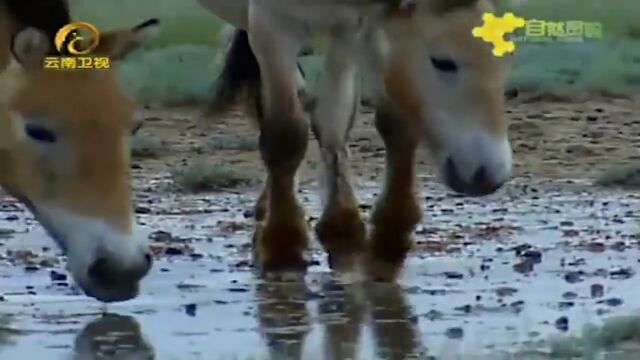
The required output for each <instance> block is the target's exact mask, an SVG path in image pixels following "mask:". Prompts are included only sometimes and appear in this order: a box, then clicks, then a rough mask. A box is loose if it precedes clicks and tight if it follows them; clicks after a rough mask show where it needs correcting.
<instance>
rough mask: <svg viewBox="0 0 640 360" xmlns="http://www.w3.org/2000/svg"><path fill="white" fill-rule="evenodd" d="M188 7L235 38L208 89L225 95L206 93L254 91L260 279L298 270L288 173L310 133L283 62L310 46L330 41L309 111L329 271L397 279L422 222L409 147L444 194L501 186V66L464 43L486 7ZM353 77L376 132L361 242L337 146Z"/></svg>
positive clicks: (282, 1)
mask: <svg viewBox="0 0 640 360" xmlns="http://www.w3.org/2000/svg"><path fill="white" fill-rule="evenodd" d="M199 2H200V4H202V5H203V6H204V7H205V8H206V9H208V10H209V11H210V12H212V13H213V14H214V15H217V16H219V17H220V18H222V19H225V20H227V21H229V22H231V23H232V24H233V25H234V26H236V27H238V29H237V30H236V36H235V37H234V40H233V43H232V45H231V46H230V47H229V50H228V53H227V59H226V64H225V67H224V69H223V72H222V74H221V75H220V77H219V79H218V80H219V87H221V88H222V89H227V90H228V91H226V92H225V91H219V92H218V94H217V95H219V94H224V96H223V97H222V98H223V99H222V100H223V101H231V100H233V96H230V95H229V93H230V92H238V91H239V90H240V89H241V88H242V87H243V86H244V87H246V88H251V87H254V88H256V89H253V90H251V89H250V90H251V91H252V92H250V93H253V94H256V98H257V99H256V101H255V104H257V107H258V109H257V110H259V111H257V112H256V113H257V115H258V119H257V120H258V123H259V126H260V153H261V156H262V159H263V162H264V163H265V165H266V168H267V179H266V184H265V187H264V190H263V192H262V194H261V196H260V197H259V199H258V201H257V204H256V211H255V217H256V230H255V234H254V255H255V261H256V262H257V264H256V265H257V267H258V268H260V269H262V270H263V271H266V272H270V271H283V270H300V269H304V268H305V266H306V263H305V260H304V257H303V252H304V250H305V249H306V248H307V243H308V239H307V233H306V221H305V218H304V211H303V209H302V207H301V206H300V205H299V203H298V201H297V199H296V195H295V193H296V191H295V188H296V182H295V175H296V172H297V169H298V167H299V165H300V163H301V161H302V159H303V158H304V155H305V152H306V148H307V139H308V130H309V124H307V121H306V119H305V111H304V109H303V106H302V105H301V101H300V98H299V94H298V93H299V91H298V82H297V79H298V77H299V76H298V72H297V68H296V62H297V55H298V54H299V51H300V49H301V48H302V47H303V46H305V45H306V44H307V43H308V42H309V39H310V38H311V37H313V36H315V35H319V34H323V35H326V36H328V38H329V45H328V48H327V52H326V58H325V66H324V69H323V70H324V71H323V76H322V80H321V83H320V85H319V88H318V89H317V98H316V100H315V103H314V106H313V109H312V110H311V111H310V112H311V114H310V115H311V130H312V131H313V133H314V134H315V137H316V139H317V140H318V142H319V144H320V150H321V158H322V163H323V176H322V182H323V185H324V186H323V188H324V190H325V194H324V196H323V200H324V209H323V213H322V216H321V217H320V219H319V221H318V223H317V225H316V229H315V230H316V234H317V236H318V238H319V240H320V242H321V243H322V245H323V247H324V248H325V250H326V251H327V252H328V254H329V264H330V266H331V267H332V268H333V269H336V270H347V271H349V270H355V269H358V268H362V266H364V270H365V274H366V275H368V276H369V277H370V278H372V279H376V280H392V279H395V278H396V277H397V276H398V274H399V272H400V269H401V266H402V264H403V262H404V259H405V257H406V255H407V253H408V251H409V250H410V248H411V234H412V232H413V229H414V228H415V225H416V224H417V223H418V222H419V221H420V218H421V210H420V206H419V204H418V202H417V200H416V196H415V194H414V187H415V160H416V150H417V147H418V145H419V144H420V143H421V142H423V141H424V142H425V143H426V144H427V146H428V148H429V149H430V150H431V153H432V155H433V156H434V157H435V158H436V160H437V162H438V165H439V170H440V173H441V176H442V178H443V179H444V182H445V183H446V184H447V185H448V186H449V187H450V188H451V189H453V190H454V191H456V192H459V193H463V194H466V195H470V196H482V195H487V194H490V193H493V192H494V191H496V190H497V189H498V188H500V187H501V186H502V184H504V183H505V182H506V181H507V180H508V178H509V176H510V172H511V148H510V145H509V141H508V138H507V122H506V119H505V116H504V111H503V107H504V99H503V81H504V78H505V75H506V71H507V64H506V63H505V60H503V59H498V58H496V57H494V56H493V55H492V54H491V46H490V45H489V44H486V43H484V42H482V41H481V40H479V39H476V38H474V37H473V36H472V34H471V32H472V29H473V27H475V26H479V25H481V22H482V14H483V13H485V12H487V11H491V10H492V9H493V5H492V3H491V2H489V1H488V0H331V1H321V0H291V1H286V0H240V1H233V2H230V1H225V0H199ZM243 34H244V35H243ZM234 64H235V65H234ZM363 65H364V66H363ZM365 67H366V68H368V70H369V71H371V73H372V75H373V76H374V78H375V80H376V81H375V84H376V85H375V86H376V90H377V92H378V93H377V94H376V96H377V99H376V119H375V120H376V121H375V122H376V129H377V130H378V133H379V134H380V135H381V137H382V139H383V141H384V144H385V147H386V150H387V152H386V178H385V185H384V189H383V191H382V193H381V195H380V196H379V198H378V201H377V204H376V206H375V208H374V211H373V213H372V215H371V219H370V222H371V225H372V228H371V231H370V233H369V235H368V237H369V239H368V240H369V241H368V242H367V241H366V240H367V239H366V238H367V234H366V228H365V225H364V223H363V222H362V220H361V219H360V216H359V211H358V202H357V200H356V197H355V195H354V192H353V189H352V186H351V181H350V175H349V169H348V166H347V159H348V155H349V154H348V148H347V146H346V143H347V140H348V136H349V131H350V129H351V127H352V126H353V123H354V120H355V117H356V114H357V112H358V111H357V109H358V103H359V88H358V84H357V82H356V74H357V72H358V71H359V69H361V68H365ZM218 100H219V99H218Z"/></svg>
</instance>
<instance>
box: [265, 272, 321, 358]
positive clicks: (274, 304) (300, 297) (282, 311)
mask: <svg viewBox="0 0 640 360" xmlns="http://www.w3.org/2000/svg"><path fill="white" fill-rule="evenodd" d="M307 291H308V289H307V286H306V285H305V283H304V282H290V283H260V284H258V285H257V287H256V297H257V299H258V320H259V322H260V332H261V333H262V336H264V338H265V342H266V343H267V347H268V348H269V353H270V357H269V358H270V359H274V360H279V359H302V351H303V348H304V340H305V338H306V336H307V334H308V333H309V331H310V326H311V325H310V323H309V312H308V310H307V304H306V297H307Z"/></svg>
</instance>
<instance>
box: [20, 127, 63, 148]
mask: <svg viewBox="0 0 640 360" xmlns="http://www.w3.org/2000/svg"><path fill="white" fill-rule="evenodd" d="M25 132H26V133H27V136H28V137H30V138H31V139H33V140H35V141H38V142H42V143H47V144H53V143H55V142H56V141H57V139H58V137H57V136H56V134H54V133H53V132H52V131H51V130H49V129H45V128H43V127H41V126H37V125H31V124H27V125H26V126H25Z"/></svg>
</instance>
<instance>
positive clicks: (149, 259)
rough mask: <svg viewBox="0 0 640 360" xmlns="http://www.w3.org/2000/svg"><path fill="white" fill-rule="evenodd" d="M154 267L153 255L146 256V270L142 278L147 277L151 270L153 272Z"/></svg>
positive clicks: (147, 254)
mask: <svg viewBox="0 0 640 360" xmlns="http://www.w3.org/2000/svg"><path fill="white" fill-rule="evenodd" d="M152 266H153V255H151V253H146V254H144V268H143V270H142V274H141V276H145V275H146V274H147V273H148V272H149V270H151V267H152Z"/></svg>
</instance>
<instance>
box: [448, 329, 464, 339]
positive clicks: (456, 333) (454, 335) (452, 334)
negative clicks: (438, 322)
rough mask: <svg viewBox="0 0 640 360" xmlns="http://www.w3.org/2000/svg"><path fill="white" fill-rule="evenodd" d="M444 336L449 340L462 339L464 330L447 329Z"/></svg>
mask: <svg viewBox="0 0 640 360" xmlns="http://www.w3.org/2000/svg"><path fill="white" fill-rule="evenodd" d="M445 335H446V336H447V337H448V338H449V339H455V340H458V339H462V338H463V337H464V330H462V328H461V327H453V328H448V329H447V331H446V332H445Z"/></svg>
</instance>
